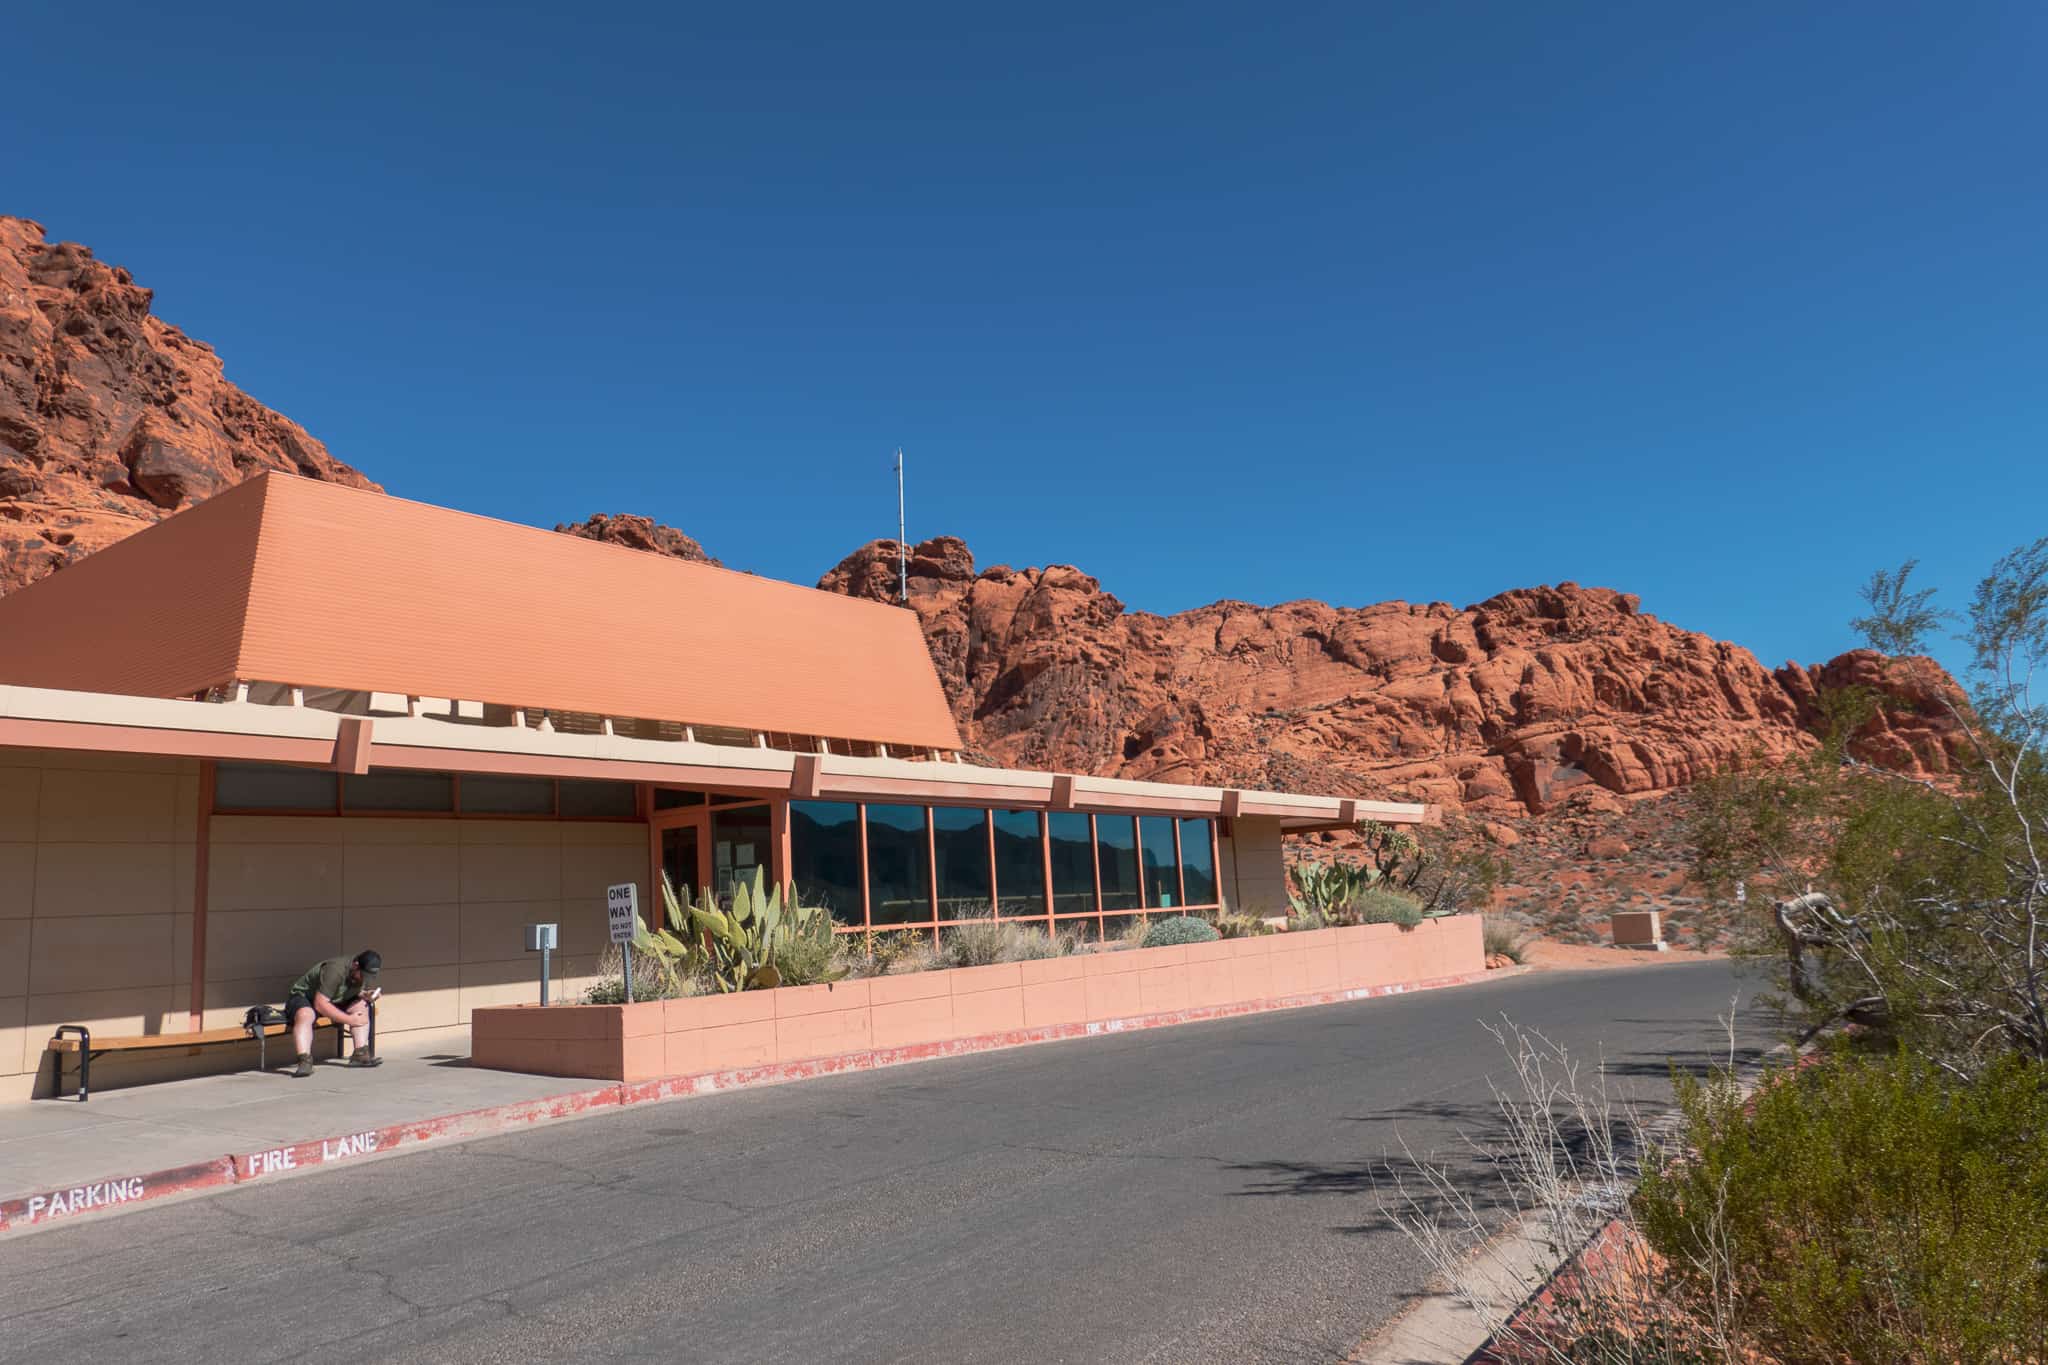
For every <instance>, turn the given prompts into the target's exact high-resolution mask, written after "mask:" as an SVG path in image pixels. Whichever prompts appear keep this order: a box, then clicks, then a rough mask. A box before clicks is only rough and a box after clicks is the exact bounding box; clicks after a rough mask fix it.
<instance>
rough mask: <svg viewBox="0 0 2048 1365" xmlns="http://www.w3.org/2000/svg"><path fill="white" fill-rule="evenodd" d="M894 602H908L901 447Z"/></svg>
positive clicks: (898, 452)
mask: <svg viewBox="0 0 2048 1365" xmlns="http://www.w3.org/2000/svg"><path fill="white" fill-rule="evenodd" d="M896 600H897V601H899V602H908V601H909V600H910V543H909V541H908V540H907V539H906V538H905V533H904V529H903V447H902V446H897V447H896Z"/></svg>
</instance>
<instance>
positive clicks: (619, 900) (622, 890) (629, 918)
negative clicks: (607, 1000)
mask: <svg viewBox="0 0 2048 1365" xmlns="http://www.w3.org/2000/svg"><path fill="white" fill-rule="evenodd" d="M604 908H605V913H606V914H607V915H609V916H610V917H611V926H612V942H613V943H616V944H618V945H619V959H620V961H621V962H622V963H623V964H624V967H625V976H626V1003H627V1004H629V1005H630V1004H632V1003H633V930H634V928H635V926H636V925H637V924H638V923H639V920H640V888H639V887H638V886H637V885H635V884H634V883H632V882H621V883H619V885H617V886H608V887H606V888H605V892H604Z"/></svg>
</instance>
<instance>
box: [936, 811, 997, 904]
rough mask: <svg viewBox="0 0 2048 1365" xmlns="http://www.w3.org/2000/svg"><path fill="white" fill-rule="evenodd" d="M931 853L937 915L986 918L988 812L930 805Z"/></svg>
mask: <svg viewBox="0 0 2048 1365" xmlns="http://www.w3.org/2000/svg"><path fill="white" fill-rule="evenodd" d="M932 852H933V853H934V854H935V855H937V857H938V877H939V918H940V919H942V920H949V919H987V918H988V917H989V916H991V915H993V914H994V913H995V911H994V909H993V907H992V906H991V905H990V902H989V894H988V812H987V811H985V810H971V809H967V808H963V807H960V806H934V807H933V808H932Z"/></svg>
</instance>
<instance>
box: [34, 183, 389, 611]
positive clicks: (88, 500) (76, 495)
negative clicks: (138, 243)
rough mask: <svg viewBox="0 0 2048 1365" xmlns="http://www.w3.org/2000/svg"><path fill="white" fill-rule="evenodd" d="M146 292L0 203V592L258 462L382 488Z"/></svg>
mask: <svg viewBox="0 0 2048 1365" xmlns="http://www.w3.org/2000/svg"><path fill="white" fill-rule="evenodd" d="M149 304H150V291H149V290H147V289H143V288H141V287H139V286H137V285H136V283H135V281H134V279H133V278H132V277H131V276H130V275H129V274H128V272H127V271H125V270H122V269H120V268H119V267H117V266H110V265H106V264H104V263H102V262H100V261H97V260H94V259H93V255H92V252H90V251H88V250H87V249H86V248H84V247H82V246H79V245H76V244H75V243H71V242H57V243H50V242H46V241H45V240H44V238H43V229H42V227H41V226H40V225H39V224H36V223H32V222H30V221H28V220H27V219H25V218H10V217H6V216H0V593H4V592H8V591H11V590H13V589H15V588H18V587H22V586H24V585H26V584H28V583H31V582H33V581H35V580H36V579H38V578H40V577H42V576H43V575H44V574H46V573H50V572H52V571H54V570H56V569H59V568H62V567H63V566H64V565H65V564H67V563H69V562H70V561H71V560H73V559H76V558H78V557H79V556H80V555H83V554H87V553H89V552H91V551H93V550H96V549H98V548H99V547H101V546H102V545H107V544H110V543H111V542H113V541H116V540H119V539H120V538H121V537H123V536H125V535H128V534H129V533H130V532H133V531H138V530H140V529H142V528H143V527H144V526H147V525H148V524H149V523H151V522H153V521H158V520H161V519H162V518H163V517H166V516H168V515H170V514H171V513H172V512H174V511H176V510H178V509H179V508H181V507H186V506H189V505H190V504H192V503H195V502H198V501H200V500H201V499H203V498H206V497H208V496H210V495H211V494H213V493H217V492H219V491H220V490H221V489H223V488H226V487H228V486H229V485H230V484H234V483H239V482H240V481H241V480H243V479H246V478H248V477H250V476H251V475H254V474H258V473H261V472H262V471H264V470H266V469H285V470H290V471H292V472H294V473H298V474H304V475H307V476H309V477H311V478H316V479H326V480H330V481H332V482H336V483H346V484H350V485H353V486H355V487H358V488H374V487H376V485H375V484H373V483H371V482H370V481H369V480H368V479H365V478H364V477H363V476H362V475H361V474H359V473H357V472H356V471H355V470H353V469H350V468H349V467H348V466H347V465H345V464H342V463H340V462H339V461H337V460H336V459H334V458H333V457H332V456H331V455H329V454H328V453H327V448H326V447H325V446H323V445H321V444H320V443H319V442H318V441H316V440H314V439H313V438H312V437H311V436H309V435H307V434H306V431H305V429H304V428H303V427H301V426H299V425H298V424H297V423H296V422H293V421H291V420H290V419H288V418H285V417H282V416H279V415H278V414H277V413H275V412H272V411H271V410H270V409H269V408H266V407H264V406H263V405H262V404H261V403H258V402H257V401H256V400H255V399H253V398H251V397H249V395H247V394H245V393H243V392H242V391H241V390H240V389H238V388H236V387H235V386H234V385H232V384H230V383H228V382H227V380H226V379H225V378H223V377H222V375H221V362H220V357H219V356H217V355H215V354H214V353H213V348H212V347H210V346H208V345H207V344H206V343H205V342H203V341H195V340H193V339H192V338H191V337H188V336H186V335H185V334H184V333H183V332H181V331H179V330H178V329H177V328H176V327H173V326H171V325H170V324H169V323H166V322H164V321H162V320H161V319H159V318H155V317H152V316H150V312H149Z"/></svg>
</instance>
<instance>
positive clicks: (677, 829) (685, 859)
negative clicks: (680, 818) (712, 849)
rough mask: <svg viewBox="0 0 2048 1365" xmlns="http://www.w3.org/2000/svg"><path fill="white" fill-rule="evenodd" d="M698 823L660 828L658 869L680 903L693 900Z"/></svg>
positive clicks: (697, 879)
mask: <svg viewBox="0 0 2048 1365" xmlns="http://www.w3.org/2000/svg"><path fill="white" fill-rule="evenodd" d="M700 830H701V825H700V824H699V823H697V822H694V821H693V822H692V823H690V824H686V825H670V826H668V827H667V828H665V829H663V830H662V831H661V871H662V875H664V876H666V877H667V878H668V881H669V885H671V886H673V887H675V889H676V899H677V900H678V901H680V902H682V903H684V904H688V903H689V902H691V901H694V900H696V899H697V887H698V884H699V881H700V880H701V873H700V872H699V871H698V867H697V854H698V849H699V834H700Z"/></svg>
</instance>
